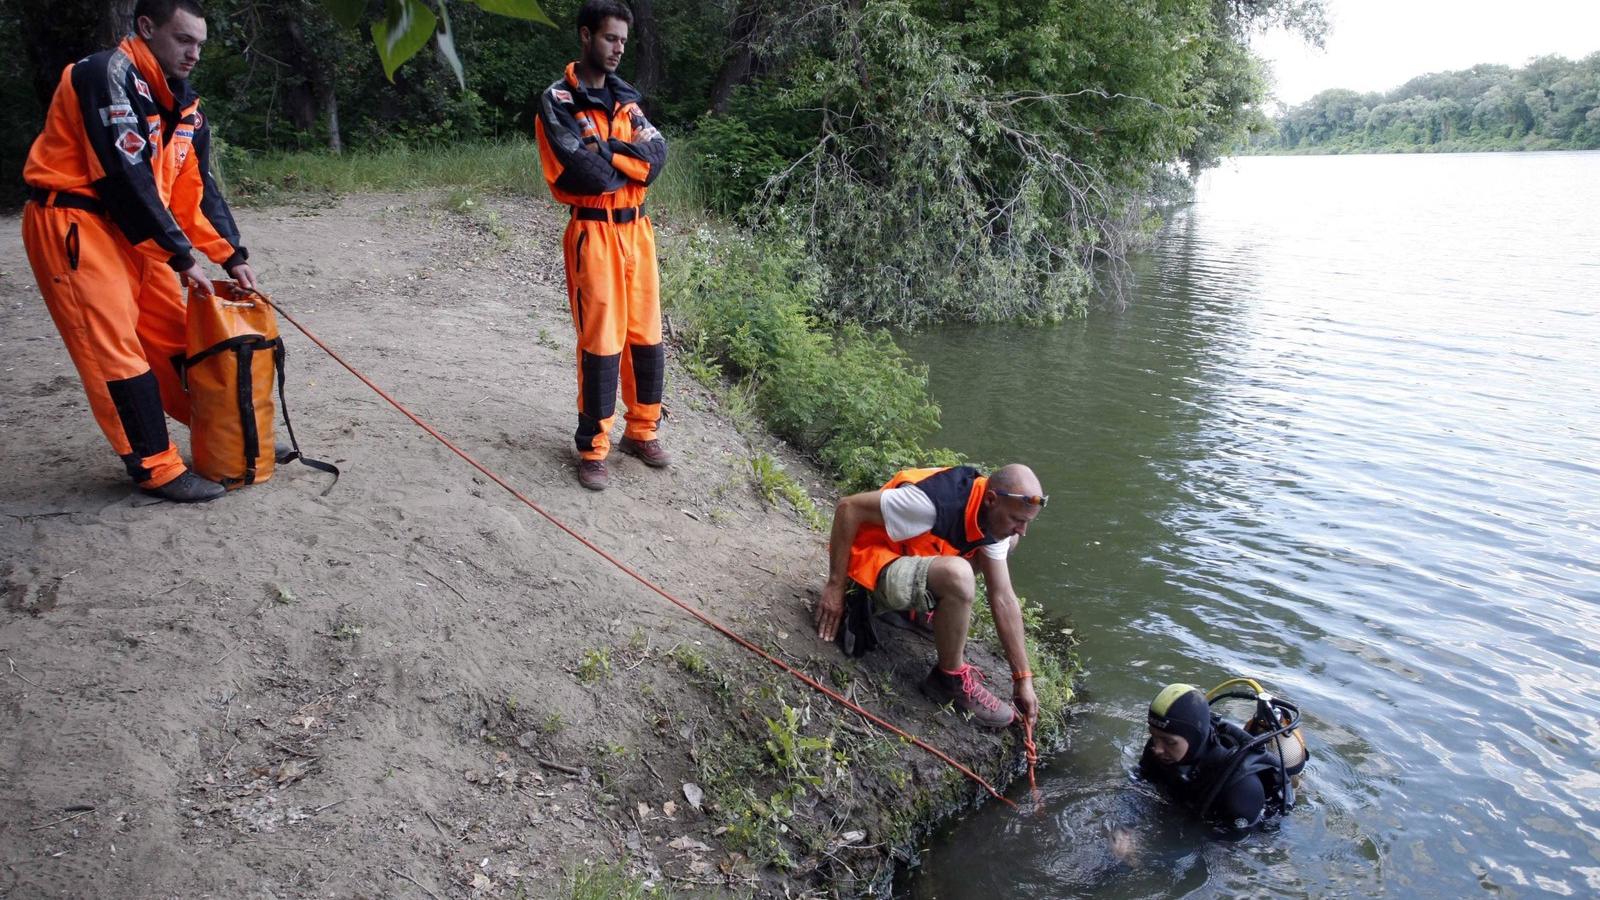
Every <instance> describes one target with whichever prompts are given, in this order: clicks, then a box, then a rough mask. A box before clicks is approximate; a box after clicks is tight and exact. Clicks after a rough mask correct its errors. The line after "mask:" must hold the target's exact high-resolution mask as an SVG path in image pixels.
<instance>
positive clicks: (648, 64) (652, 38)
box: [633, 0, 664, 114]
mask: <svg viewBox="0 0 1600 900" xmlns="http://www.w3.org/2000/svg"><path fill="white" fill-rule="evenodd" d="M633 35H634V42H635V43H636V44H637V45H638V48H639V49H638V52H637V53H635V54H634V66H633V86H634V87H636V88H638V89H639V93H640V94H643V95H644V97H645V99H646V101H648V100H649V99H650V98H652V97H654V96H655V93H656V88H657V87H660V85H661V80H662V76H663V74H664V70H663V60H662V58H661V34H660V32H659V31H657V29H656V13H655V2H654V0H633ZM645 111H646V112H649V113H652V114H653V113H654V112H655V110H654V109H652V108H650V106H649V105H648V103H647V104H646V107H645Z"/></svg>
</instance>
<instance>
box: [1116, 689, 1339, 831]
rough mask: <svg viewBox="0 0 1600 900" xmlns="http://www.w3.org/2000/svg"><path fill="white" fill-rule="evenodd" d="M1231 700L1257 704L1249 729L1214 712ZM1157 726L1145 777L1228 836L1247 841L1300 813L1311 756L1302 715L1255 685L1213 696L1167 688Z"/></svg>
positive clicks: (1153, 723)
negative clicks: (1302, 776)
mask: <svg viewBox="0 0 1600 900" xmlns="http://www.w3.org/2000/svg"><path fill="white" fill-rule="evenodd" d="M1241 686H1243V687H1242V688H1241ZM1251 688H1253V690H1249V689H1251ZM1229 697H1237V698H1244V699H1251V700H1254V701H1255V703H1256V708H1257V712H1256V715H1255V717H1254V718H1252V719H1251V720H1250V722H1249V723H1248V724H1247V725H1246V726H1245V727H1243V728H1241V727H1240V726H1238V725H1236V724H1234V723H1232V722H1229V721H1227V720H1226V719H1224V718H1222V717H1221V716H1219V715H1216V714H1214V713H1212V711H1211V704H1212V703H1213V702H1216V701H1218V700H1222V699H1225V698H1229ZM1149 723H1150V739H1149V740H1148V741H1147V742H1146V743H1145V746H1144V754H1143V755H1142V756H1141V757H1140V759H1139V772H1138V774H1139V777H1140V778H1143V779H1144V780H1146V781H1149V782H1151V783H1152V784H1155V785H1157V786H1158V787H1160V788H1161V789H1162V790H1163V791H1164V792H1166V793H1167V794H1168V795H1169V796H1171V797H1172V798H1173V799H1175V800H1176V801H1177V802H1179V803H1180V804H1182V805H1183V806H1185V807H1187V808H1188V809H1190V810H1191V811H1192V812H1194V813H1196V814H1198V815H1199V816H1200V817H1201V818H1202V819H1204V820H1206V821H1207V822H1209V823H1211V824H1213V825H1214V826H1216V827H1217V828H1218V829H1219V831H1220V832H1221V833H1222V834H1224V835H1225V836H1230V837H1240V836H1243V835H1244V834H1246V833H1248V832H1250V831H1252V830H1254V829H1256V828H1257V827H1259V826H1260V825H1261V824H1262V823H1263V822H1265V821H1267V820H1269V819H1271V818H1273V817H1275V816H1277V815H1280V814H1282V813H1284V812H1286V811H1288V809H1289V808H1290V807H1292V806H1294V791H1295V781H1296V777H1295V776H1296V775H1298V774H1299V772H1300V770H1301V769H1302V768H1303V767H1304V766H1305V763H1306V758H1307V755H1308V754H1307V753H1306V748H1305V741H1304V739H1303V738H1302V737H1301V736H1300V735H1299V733H1298V732H1297V731H1296V730H1295V726H1296V725H1297V724H1298V723H1299V710H1298V709H1296V708H1295V707H1294V706H1293V705H1292V704H1289V703H1286V702H1284V701H1282V700H1279V699H1277V698H1274V697H1272V696H1271V695H1269V694H1267V693H1266V692H1265V691H1262V690H1261V688H1260V685H1257V684H1256V683H1255V682H1253V681H1250V680H1249V679H1242V678H1241V679H1234V680H1232V681H1229V682H1224V683H1223V684H1222V685H1220V686H1218V687H1217V688H1216V689H1214V690H1213V691H1212V692H1211V693H1210V695H1207V694H1206V693H1204V692H1202V691H1201V690H1200V689H1199V688H1197V687H1195V686H1194V685H1189V684H1170V685H1167V687H1166V688H1164V689H1163V690H1162V691H1161V693H1160V694H1157V695H1156V699H1155V700H1154V701H1152V702H1151V703H1150V716H1149Z"/></svg>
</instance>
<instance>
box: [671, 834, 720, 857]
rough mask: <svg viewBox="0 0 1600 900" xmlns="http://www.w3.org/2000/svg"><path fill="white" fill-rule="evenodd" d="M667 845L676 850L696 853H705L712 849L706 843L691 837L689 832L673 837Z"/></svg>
mask: <svg viewBox="0 0 1600 900" xmlns="http://www.w3.org/2000/svg"><path fill="white" fill-rule="evenodd" d="M667 846H668V847H671V848H672V849H674V850H685V851H690V852H695V853H704V852H706V851H707V850H710V849H711V848H710V847H707V846H706V845H705V844H702V843H700V842H699V841H697V840H695V839H694V838H692V837H689V836H688V835H687V834H685V835H681V836H679V837H676V838H673V839H672V841H671V842H670V843H668V844H667Z"/></svg>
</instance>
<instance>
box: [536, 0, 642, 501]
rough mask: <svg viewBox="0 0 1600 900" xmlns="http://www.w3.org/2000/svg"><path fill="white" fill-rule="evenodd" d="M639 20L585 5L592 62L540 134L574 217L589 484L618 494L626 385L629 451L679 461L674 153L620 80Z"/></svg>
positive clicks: (582, 461) (607, 5) (575, 312)
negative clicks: (615, 431)
mask: <svg viewBox="0 0 1600 900" xmlns="http://www.w3.org/2000/svg"><path fill="white" fill-rule="evenodd" d="M632 23H633V13H632V12H630V11H629V9H628V7H626V6H624V5H623V4H622V3H620V2H617V0H585V2H584V4H583V7H582V8H581V9H580V10H579V11H578V41H579V45H580V46H581V48H582V53H581V55H580V57H579V58H578V60H577V61H576V62H573V63H570V64H569V65H568V66H567V70H566V73H565V75H564V76H563V77H562V78H560V79H559V80H557V81H556V82H555V83H554V84H552V85H550V87H548V88H546V89H545V91H544V93H543V94H541V95H540V97H539V117H538V119H537V121H536V123H535V125H534V130H535V133H536V134H537V136H538V140H539V161H540V164H541V166H542V167H543V169H544V179H545V181H546V182H547V183H548V184H549V185H550V193H551V194H553V195H555V198H556V200H557V201H559V202H561V203H564V204H566V205H568V206H569V207H571V208H572V220H571V221H570V222H569V223H568V224H567V231H566V235H565V237H564V238H563V240H562V249H563V251H564V253H565V256H566V266H567V300H568V302H569V304H570V305H571V307H572V321H573V324H574V325H575V326H576V328H577V331H578V429H577V433H576V434H575V435H574V439H575V441H576V443H577V448H578V457H579V459H578V482H579V484H581V485H583V486H584V487H586V488H588V489H589V490H593V491H600V490H604V489H605V488H606V485H607V484H608V482H609V480H610V473H609V472H608V471H607V469H606V455H607V454H608V453H609V452H610V449H611V424H612V420H613V417H614V414H615V412H616V402H617V389H618V386H619V382H620V387H621V390H622V402H623V405H624V406H625V407H626V410H625V412H624V416H623V417H624V420H625V422H626V425H625V427H624V428H623V434H622V441H621V442H620V443H619V444H618V449H620V450H621V451H622V452H624V453H627V454H629V455H632V456H635V457H638V458H639V460H640V461H642V462H643V463H644V464H645V465H648V466H652V467H655V468H662V467H665V466H667V465H669V464H671V462H672V458H671V455H670V454H668V453H667V451H666V450H664V449H662V447H661V442H660V440H659V439H658V437H657V429H658V428H659V427H660V424H661V394H662V390H663V386H664V383H665V375H666V353H665V351H664V349H663V348H662V344H661V298H660V292H659V287H660V275H659V272H658V271H657V268H656V236H655V229H654V228H652V227H651V225H650V218H649V217H648V216H646V215H645V214H644V198H645V194H646V193H647V191H648V188H649V185H650V183H651V182H652V181H654V180H655V178H656V176H657V175H659V174H660V172H661V167H662V165H663V164H665V163H666V160H667V142H666V140H665V139H664V138H662V136H661V132H659V131H657V130H656V128H655V126H653V125H651V124H650V122H649V120H648V119H646V118H645V116H644V112H643V111H642V110H640V108H639V92H638V91H636V90H634V89H633V87H632V86H631V85H629V84H628V83H627V82H625V81H623V80H622V79H620V78H618V77H617V75H616V70H617V64H618V63H619V62H621V61H622V52H623V49H624V48H625V47H626V45H627V42H628V29H629V28H630V27H631V26H632Z"/></svg>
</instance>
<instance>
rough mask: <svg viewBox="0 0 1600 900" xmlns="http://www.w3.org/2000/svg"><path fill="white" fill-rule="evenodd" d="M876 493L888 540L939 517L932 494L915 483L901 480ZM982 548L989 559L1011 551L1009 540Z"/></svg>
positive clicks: (926, 527)
mask: <svg viewBox="0 0 1600 900" xmlns="http://www.w3.org/2000/svg"><path fill="white" fill-rule="evenodd" d="M878 496H879V498H880V499H879V501H878V506H879V508H881V509H882V510H883V530H884V531H887V532H889V538H890V539H891V540H896V541H903V540H906V539H907V538H914V537H916V536H917V535H919V534H926V533H928V532H930V531H932V530H933V524H934V523H935V522H937V521H938V519H939V510H938V509H937V508H935V507H934V505H933V498H932V497H929V496H928V495H927V494H926V493H925V492H923V490H922V488H919V487H917V486H916V485H914V484H902V485H900V486H899V487H897V488H890V489H889V490H887V491H884V492H882V493H881V494H879V495H878ZM982 549H983V555H984V556H987V557H989V558H990V559H1005V558H1006V554H1008V553H1010V552H1011V541H1010V539H1007V540H1003V541H996V542H995V543H993V544H984V545H983V548H982Z"/></svg>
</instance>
